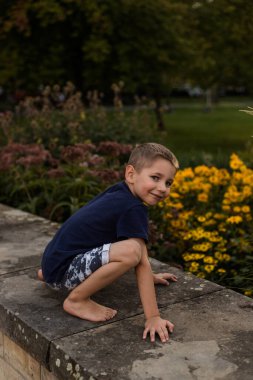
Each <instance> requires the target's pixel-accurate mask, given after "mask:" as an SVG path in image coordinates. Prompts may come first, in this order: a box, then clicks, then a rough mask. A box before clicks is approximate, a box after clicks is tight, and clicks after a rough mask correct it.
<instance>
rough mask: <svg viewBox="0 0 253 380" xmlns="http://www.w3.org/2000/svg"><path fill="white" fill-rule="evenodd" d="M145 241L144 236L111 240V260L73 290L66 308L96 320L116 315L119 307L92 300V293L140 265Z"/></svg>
mask: <svg viewBox="0 0 253 380" xmlns="http://www.w3.org/2000/svg"><path fill="white" fill-rule="evenodd" d="M143 245H144V242H143V241H142V240H141V239H128V240H123V241H120V242H117V243H113V244H111V247H110V252H109V257H110V261H109V263H108V264H106V265H103V266H102V267H100V268H99V269H97V270H96V271H95V272H94V273H92V274H91V275H90V276H89V277H88V278H87V279H86V280H85V281H84V282H82V283H81V284H80V285H78V286H77V287H76V288H75V289H73V290H72V291H71V293H70V294H69V296H68V297H67V298H66V300H65V301H64V304H63V308H64V310H65V311H66V312H67V313H69V314H72V315H74V316H76V317H79V318H82V319H87V320H89V321H94V322H98V321H105V320H107V319H111V318H113V317H114V316H115V314H116V310H113V309H110V308H107V307H105V306H102V305H99V304H98V303H96V302H94V301H92V300H91V299H90V296H92V295H93V294H95V293H96V292H98V291H99V290H100V289H103V288H104V287H106V286H107V285H109V284H111V283H112V282H113V281H115V280H116V279H117V278H119V277H120V276H122V275H123V274H124V273H125V272H127V271H128V270H129V269H131V268H133V267H135V266H136V265H138V263H139V262H140V259H141V255H142V252H143Z"/></svg>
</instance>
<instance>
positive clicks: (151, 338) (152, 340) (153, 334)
mask: <svg viewBox="0 0 253 380" xmlns="http://www.w3.org/2000/svg"><path fill="white" fill-rule="evenodd" d="M150 341H151V342H154V341H155V330H154V329H152V330H150Z"/></svg>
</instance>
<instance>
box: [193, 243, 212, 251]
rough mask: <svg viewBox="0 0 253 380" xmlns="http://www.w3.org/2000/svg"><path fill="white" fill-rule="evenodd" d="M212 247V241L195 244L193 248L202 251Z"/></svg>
mask: <svg viewBox="0 0 253 380" xmlns="http://www.w3.org/2000/svg"><path fill="white" fill-rule="evenodd" d="M211 247H212V244H211V243H208V242H206V243H202V244H194V245H193V247H192V249H194V251H201V252H206V251H208V250H209V249H210V248H211Z"/></svg>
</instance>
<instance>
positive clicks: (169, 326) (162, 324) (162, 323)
mask: <svg viewBox="0 0 253 380" xmlns="http://www.w3.org/2000/svg"><path fill="white" fill-rule="evenodd" d="M173 329H174V325H173V323H171V322H170V321H167V320H166V319H162V318H161V317H159V316H156V317H151V318H149V319H147V320H146V323H145V330H144V332H143V339H146V337H147V335H148V333H149V334H150V341H151V342H154V341H155V334H156V333H157V334H158V335H159V337H160V339H161V341H162V342H163V343H165V342H167V341H168V340H169V332H170V333H172V332H173ZM168 330H169V332H168Z"/></svg>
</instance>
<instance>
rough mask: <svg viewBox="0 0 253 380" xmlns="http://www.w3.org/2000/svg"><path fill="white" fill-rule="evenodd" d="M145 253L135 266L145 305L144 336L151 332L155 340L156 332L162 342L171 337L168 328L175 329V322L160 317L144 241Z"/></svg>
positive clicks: (151, 337) (142, 301) (151, 336)
mask: <svg viewBox="0 0 253 380" xmlns="http://www.w3.org/2000/svg"><path fill="white" fill-rule="evenodd" d="M142 247H143V254H142V258H141V261H140V263H139V264H138V265H137V267H136V268H135V272H136V278H137V284H138V288H139V293H140V298H141V303H142V306H143V310H144V314H145V318H146V323H145V330H144V333H143V338H144V339H145V338H146V337H147V334H148V333H150V339H151V341H152V342H154V341H155V334H156V333H157V334H158V335H159V336H160V339H161V341H162V342H166V341H167V340H168V339H169V334H168V329H169V331H170V332H172V331H173V327H174V326H173V324H172V323H171V322H169V321H167V320H164V319H162V318H161V317H160V313H159V309H158V306H157V302H156V294H155V287H154V277H153V273H152V270H151V266H150V263H149V260H148V254H147V248H146V245H145V244H144V242H142Z"/></svg>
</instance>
